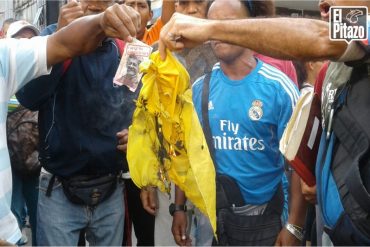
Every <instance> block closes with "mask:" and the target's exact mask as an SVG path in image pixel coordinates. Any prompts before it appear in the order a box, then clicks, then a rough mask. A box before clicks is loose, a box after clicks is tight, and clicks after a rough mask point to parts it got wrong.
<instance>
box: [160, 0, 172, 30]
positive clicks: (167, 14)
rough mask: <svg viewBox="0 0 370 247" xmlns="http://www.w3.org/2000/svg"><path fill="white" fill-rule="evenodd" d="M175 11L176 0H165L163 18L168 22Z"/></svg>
mask: <svg viewBox="0 0 370 247" xmlns="http://www.w3.org/2000/svg"><path fill="white" fill-rule="evenodd" d="M173 13H175V0H163V5H162V15H161V20H162V23H163V25H164V24H166V23H167V22H168V21H169V20H170V19H171V17H172V15H173Z"/></svg>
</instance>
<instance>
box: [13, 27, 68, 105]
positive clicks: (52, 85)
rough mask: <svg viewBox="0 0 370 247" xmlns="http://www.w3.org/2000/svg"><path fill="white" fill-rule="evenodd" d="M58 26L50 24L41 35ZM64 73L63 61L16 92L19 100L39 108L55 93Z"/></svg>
mask: <svg viewBox="0 0 370 247" xmlns="http://www.w3.org/2000/svg"><path fill="white" fill-rule="evenodd" d="M56 27H57V26H56V24H53V25H50V26H48V27H47V28H45V29H44V30H43V31H42V32H41V36H46V35H50V34H52V33H54V32H55V30H56ZM62 75H63V63H60V64H57V65H54V66H53V69H52V72H51V73H50V75H46V76H41V77H39V78H37V79H34V80H32V81H30V82H29V83H28V84H27V85H26V86H24V87H23V88H22V89H20V90H19V91H18V92H17V94H16V96H17V99H18V101H19V102H20V103H21V104H22V105H23V106H25V107H27V108H28V109H30V110H33V111H35V110H39V108H40V106H41V105H42V104H43V103H44V102H45V101H46V100H47V99H49V98H50V97H51V96H52V95H53V94H54V92H55V90H56V88H57V86H58V85H59V82H60V78H61V76H62Z"/></svg>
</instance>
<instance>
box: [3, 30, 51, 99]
mask: <svg viewBox="0 0 370 247" xmlns="http://www.w3.org/2000/svg"><path fill="white" fill-rule="evenodd" d="M46 50H47V36H45V37H34V38H32V39H19V40H17V39H6V40H4V41H3V42H2V43H1V51H2V54H1V57H2V58H1V70H2V73H3V75H4V80H5V83H6V85H7V86H6V90H7V96H8V98H10V97H11V96H12V95H14V94H15V93H16V92H17V91H18V90H19V89H20V88H22V87H23V86H24V85H25V84H26V83H28V82H29V81H31V80H32V79H34V78H36V77H39V76H41V75H45V74H48V73H50V68H47V55H46Z"/></svg>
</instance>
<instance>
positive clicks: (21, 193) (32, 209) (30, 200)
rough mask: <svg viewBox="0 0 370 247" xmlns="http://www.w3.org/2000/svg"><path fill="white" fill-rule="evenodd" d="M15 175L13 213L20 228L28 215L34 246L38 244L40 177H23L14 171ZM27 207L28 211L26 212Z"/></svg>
mask: <svg viewBox="0 0 370 247" xmlns="http://www.w3.org/2000/svg"><path fill="white" fill-rule="evenodd" d="M12 175H13V194H12V206H11V208H12V212H13V214H14V215H15V217H16V218H17V221H18V225H19V228H20V229H22V228H23V227H24V225H25V220H26V216H27V213H28V215H29V217H30V218H29V220H30V225H31V229H32V245H37V242H36V228H37V225H36V215H37V198H38V196H39V194H38V191H37V187H38V185H39V175H30V176H26V175H23V176H22V175H21V174H19V173H18V172H16V171H14V170H13V171H12ZM26 206H27V211H26Z"/></svg>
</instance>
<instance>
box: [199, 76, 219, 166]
mask: <svg viewBox="0 0 370 247" xmlns="http://www.w3.org/2000/svg"><path fill="white" fill-rule="evenodd" d="M211 76H212V72H208V73H207V74H206V76H205V77H204V81H203V89H202V119H203V132H204V136H205V138H206V141H207V145H208V149H209V153H210V155H211V158H212V160H213V163H214V164H215V165H216V160H215V149H214V146H213V141H212V132H211V127H210V125H209V115H208V104H209V82H210V80H211Z"/></svg>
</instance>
